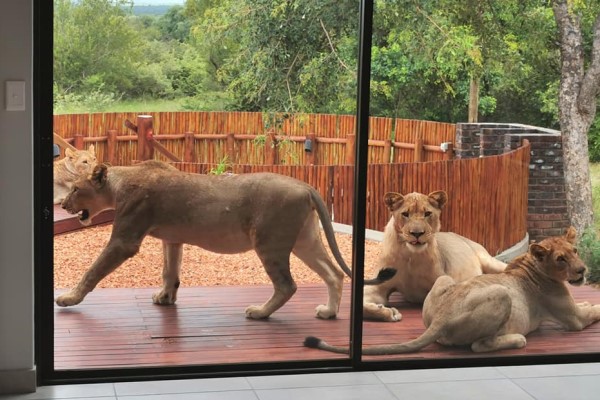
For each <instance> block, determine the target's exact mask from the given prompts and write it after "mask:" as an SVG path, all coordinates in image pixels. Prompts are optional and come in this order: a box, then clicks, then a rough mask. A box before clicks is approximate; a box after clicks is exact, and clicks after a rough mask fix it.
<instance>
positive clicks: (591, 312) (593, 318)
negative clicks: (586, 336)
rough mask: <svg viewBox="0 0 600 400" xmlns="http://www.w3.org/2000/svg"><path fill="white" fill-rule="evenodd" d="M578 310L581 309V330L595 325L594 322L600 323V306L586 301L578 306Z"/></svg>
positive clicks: (579, 313) (579, 315)
mask: <svg viewBox="0 0 600 400" xmlns="http://www.w3.org/2000/svg"><path fill="white" fill-rule="evenodd" d="M577 308H578V309H579V312H578V313H577V316H578V317H579V321H580V322H581V325H582V326H581V329H583V328H585V327H586V326H588V325H591V324H593V323H594V322H597V321H600V304H595V305H593V304H590V303H589V302H587V301H586V302H583V303H579V304H577ZM577 328H578V327H577ZM577 330H578V329H577Z"/></svg>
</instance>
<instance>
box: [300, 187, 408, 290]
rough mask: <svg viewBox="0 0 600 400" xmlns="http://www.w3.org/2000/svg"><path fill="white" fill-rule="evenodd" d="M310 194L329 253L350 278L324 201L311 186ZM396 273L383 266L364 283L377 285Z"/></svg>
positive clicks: (350, 275)
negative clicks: (374, 276) (375, 275)
mask: <svg viewBox="0 0 600 400" xmlns="http://www.w3.org/2000/svg"><path fill="white" fill-rule="evenodd" d="M311 189H312V190H311V191H310V195H311V198H312V201H313V203H314V204H315V209H316V210H317V215H318V216H319V219H320V220H321V225H322V226H323V231H324V232H325V237H326V238H327V243H328V244H329V248H330V249H331V253H332V254H333V257H334V258H335V260H336V261H337V262H338V265H339V266H340V267H341V268H342V270H343V271H344V272H345V273H346V275H348V277H350V278H352V271H351V270H350V268H349V267H348V265H347V264H346V262H345V261H344V258H343V257H342V253H340V249H339V247H338V244H337V241H336V240H335V232H334V231H333V225H332V224H331V216H330V215H329V212H328V211H327V207H326V206H325V203H323V199H321V196H320V195H319V193H318V192H317V191H316V190H315V189H314V188H312V187H311ZM395 274H396V270H394V269H392V268H384V269H382V270H381V271H379V274H377V277H376V278H373V279H368V280H367V279H365V281H364V284H365V285H378V284H380V283H382V282H385V281H387V280H389V279H391V278H392V277H393V276H394V275H395Z"/></svg>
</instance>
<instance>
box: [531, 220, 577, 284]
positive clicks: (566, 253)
mask: <svg viewBox="0 0 600 400" xmlns="http://www.w3.org/2000/svg"><path fill="white" fill-rule="evenodd" d="M576 237H577V232H576V231H575V228H573V227H570V228H569V229H568V230H567V233H566V234H565V236H559V237H551V238H548V239H544V240H542V241H541V242H540V243H539V244H535V243H534V244H532V245H531V246H530V247H529V251H530V253H531V254H532V255H533V256H534V257H535V258H536V260H537V261H538V262H539V263H540V265H541V266H542V267H543V268H544V270H545V272H546V274H547V275H548V276H550V277H551V278H552V279H554V280H556V281H560V282H564V281H567V282H569V283H570V284H571V285H574V286H580V285H583V284H584V283H585V280H586V277H585V274H586V272H587V267H586V265H585V264H584V262H583V260H581V258H580V257H579V255H578V254H577V248H576V247H575V243H576Z"/></svg>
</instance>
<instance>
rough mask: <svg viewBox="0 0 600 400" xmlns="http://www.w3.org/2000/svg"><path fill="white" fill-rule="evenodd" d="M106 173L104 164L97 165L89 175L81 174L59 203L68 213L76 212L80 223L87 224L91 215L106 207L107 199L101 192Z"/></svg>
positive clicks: (93, 215)
mask: <svg viewBox="0 0 600 400" xmlns="http://www.w3.org/2000/svg"><path fill="white" fill-rule="evenodd" d="M106 174H107V167H106V165H104V164H102V165H97V166H96V167H95V168H94V171H93V172H92V173H91V174H90V175H88V176H82V177H81V178H79V179H77V180H76V181H75V182H74V183H73V186H72V187H71V191H70V192H69V194H68V195H67V197H65V199H64V200H63V202H62V204H61V205H62V208H64V209H65V210H67V211H68V212H69V213H71V214H78V215H79V222H81V224H82V225H86V226H87V225H89V224H90V223H91V222H92V218H93V217H95V216H96V215H98V214H99V213H100V212H101V211H103V210H105V209H106V208H107V205H108V204H107V199H106V198H105V196H103V193H102V192H103V188H104V185H105V183H106Z"/></svg>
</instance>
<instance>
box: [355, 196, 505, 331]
mask: <svg viewBox="0 0 600 400" xmlns="http://www.w3.org/2000/svg"><path fill="white" fill-rule="evenodd" d="M447 201H448V196H447V195H446V192H444V191H437V192H432V193H430V194H429V195H425V194H421V193H410V194H407V195H401V194H400V193H386V194H385V196H384V202H385V204H386V206H387V207H388V209H389V210H390V212H391V213H392V216H391V218H390V220H389V222H388V224H387V226H386V227H385V231H384V237H383V243H382V252H381V256H380V260H379V265H381V266H383V267H385V268H384V269H382V270H381V271H380V273H381V272H383V271H386V270H389V269H392V270H395V271H396V273H395V275H394V276H393V278H392V279H390V280H388V281H386V282H384V283H382V284H379V285H376V286H365V289H364V308H363V309H364V316H365V318H368V319H376V320H383V321H399V320H400V319H402V315H401V314H400V313H399V312H398V310H397V309H396V308H394V307H386V304H387V302H388V300H389V297H390V295H391V294H392V293H393V292H400V293H402V295H403V297H404V298H405V299H406V300H407V301H409V302H412V303H422V302H423V300H424V299H425V296H427V293H429V290H430V289H431V287H432V286H433V284H434V282H435V280H436V279H437V278H438V277H440V276H442V275H449V276H450V277H452V278H453V279H454V280H456V281H459V282H460V281H464V280H466V279H469V278H471V277H473V276H477V275H481V274H482V273H486V274H489V273H498V272H502V271H503V270H504V268H505V267H506V264H505V263H503V262H502V261H500V260H497V259H496V258H494V257H492V256H491V255H490V254H489V253H488V252H487V250H486V249H485V248H484V247H483V246H481V245H480V244H478V243H475V242H474V241H472V240H469V239H467V238H465V237H463V236H460V235H457V234H456V233H452V232H440V215H441V213H442V208H443V207H444V205H445V204H446V203H447Z"/></svg>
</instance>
